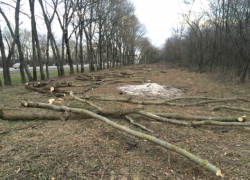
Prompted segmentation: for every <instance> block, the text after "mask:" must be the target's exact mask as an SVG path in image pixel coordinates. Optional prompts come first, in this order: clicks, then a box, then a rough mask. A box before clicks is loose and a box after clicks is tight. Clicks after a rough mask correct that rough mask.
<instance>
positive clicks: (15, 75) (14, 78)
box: [0, 68, 89, 85]
mask: <svg viewBox="0 0 250 180" xmlns="http://www.w3.org/2000/svg"><path fill="white" fill-rule="evenodd" d="M84 71H85V72H88V71H89V68H84ZM69 72H70V70H69V68H64V73H65V75H66V76H67V75H69ZM30 73H31V75H32V76H33V72H32V71H30ZM44 73H45V76H46V72H45V71H44ZM74 73H77V72H76V68H74ZM10 76H11V82H12V84H13V85H17V84H21V74H20V71H14V72H10ZM57 76H58V73H57V69H51V70H49V77H50V78H54V77H57ZM25 78H26V81H27V82H28V81H29V79H28V76H27V74H26V73H25ZM40 79H41V74H40V71H37V80H40ZM0 80H1V82H2V85H4V79H3V73H2V72H1V73H0Z"/></svg>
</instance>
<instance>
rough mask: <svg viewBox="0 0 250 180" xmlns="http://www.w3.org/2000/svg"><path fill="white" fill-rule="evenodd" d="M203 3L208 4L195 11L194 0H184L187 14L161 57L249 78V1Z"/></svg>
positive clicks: (232, 75)
mask: <svg viewBox="0 0 250 180" xmlns="http://www.w3.org/2000/svg"><path fill="white" fill-rule="evenodd" d="M206 2H208V7H206V8H205V10H203V11H202V12H199V13H198V12H194V10H192V8H193V6H194V3H195V1H194V0H186V1H184V5H185V9H187V13H185V12H184V13H183V14H182V22H180V23H178V25H177V28H175V29H174V31H173V36H172V37H171V38H169V39H168V40H167V41H166V43H165V44H164V47H163V48H162V54H163V58H164V59H165V60H166V61H168V62H172V63H174V64H176V65H178V66H183V67H187V68H189V69H190V70H196V71H197V72H200V73H203V72H207V73H219V74H220V75H222V76H223V75H224V76H225V77H229V78H231V79H237V81H238V82H245V80H246V79H247V78H250V71H249V65H250V56H249V54H250V18H249V16H250V15H249V13H250V12H249V11H250V1H249V0H240V1H230V0H208V1H206ZM182 5H183V4H182ZM248 72H249V73H248ZM248 74H249V76H248Z"/></svg>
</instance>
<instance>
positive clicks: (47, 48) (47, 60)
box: [46, 31, 50, 79]
mask: <svg viewBox="0 0 250 180" xmlns="http://www.w3.org/2000/svg"><path fill="white" fill-rule="evenodd" d="M49 41H50V40H49V32H48V31H47V45H46V78H47V79H49Z"/></svg>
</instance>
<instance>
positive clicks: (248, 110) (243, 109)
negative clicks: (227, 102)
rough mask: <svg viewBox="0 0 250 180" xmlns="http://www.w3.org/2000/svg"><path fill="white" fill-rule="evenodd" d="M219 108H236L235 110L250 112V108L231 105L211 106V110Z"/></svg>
mask: <svg viewBox="0 0 250 180" xmlns="http://www.w3.org/2000/svg"><path fill="white" fill-rule="evenodd" d="M218 109H230V110H235V111H244V112H250V109H245V108H238V107H230V106H223V105H220V106H215V107H212V108H210V111H215V110H218Z"/></svg>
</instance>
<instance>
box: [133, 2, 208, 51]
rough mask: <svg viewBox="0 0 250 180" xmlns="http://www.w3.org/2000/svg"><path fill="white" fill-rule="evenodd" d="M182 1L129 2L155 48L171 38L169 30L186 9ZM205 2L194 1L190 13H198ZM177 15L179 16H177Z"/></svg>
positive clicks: (179, 19)
mask: <svg viewBox="0 0 250 180" xmlns="http://www.w3.org/2000/svg"><path fill="white" fill-rule="evenodd" d="M178 1H179V2H180V3H181V2H182V0H131V2H133V3H134V5H135V7H136V15H137V17H138V18H139V20H140V22H141V23H142V24H144V25H145V27H146V29H147V32H148V34H147V36H148V37H149V39H150V40H151V42H152V43H153V44H154V45H156V46H159V47H160V46H161V45H162V44H163V43H164V42H165V40H166V39H167V38H168V37H170V36H171V29H172V28H173V27H176V24H177V22H178V21H181V13H182V11H184V12H185V11H186V10H187V8H190V7H187V6H186V5H184V4H183V3H181V4H179V3H178ZM205 7H207V6H206V0H196V1H195V4H194V6H193V8H192V12H194V11H195V12H200V11H201V10H202V9H204V8H205ZM178 14H179V15H178Z"/></svg>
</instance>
